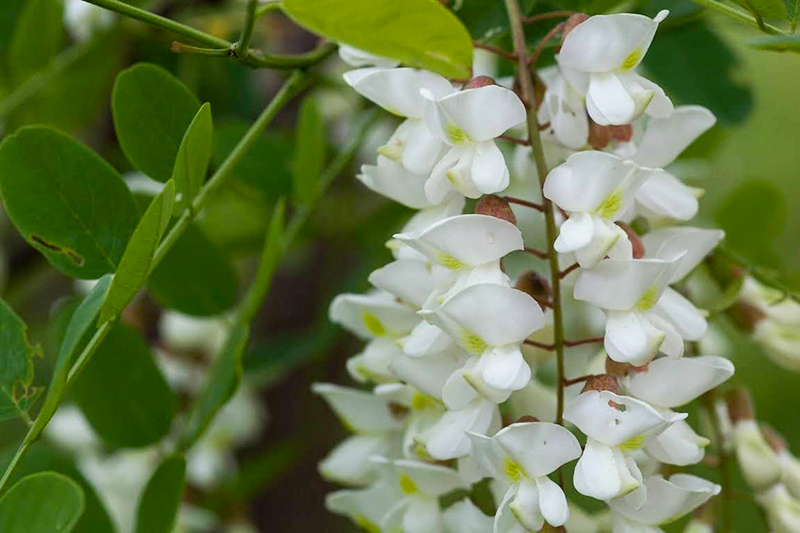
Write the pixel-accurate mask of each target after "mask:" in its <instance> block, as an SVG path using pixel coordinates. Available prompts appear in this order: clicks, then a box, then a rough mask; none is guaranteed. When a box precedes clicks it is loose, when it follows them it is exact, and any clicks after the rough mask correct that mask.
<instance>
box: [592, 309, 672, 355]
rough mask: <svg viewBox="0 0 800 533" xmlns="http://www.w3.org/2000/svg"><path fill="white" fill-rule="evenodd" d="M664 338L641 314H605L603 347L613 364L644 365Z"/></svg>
mask: <svg viewBox="0 0 800 533" xmlns="http://www.w3.org/2000/svg"><path fill="white" fill-rule="evenodd" d="M666 337H667V336H666V333H664V332H663V331H661V330H660V329H657V328H655V327H654V326H653V325H652V324H651V323H650V321H649V320H647V318H645V317H644V316H643V315H642V314H641V313H637V312H628V311H609V312H607V313H606V335H605V339H604V341H603V345H604V347H605V349H606V352H607V353H608V356H609V357H610V358H611V359H613V360H614V361H617V362H619V363H630V364H632V365H636V366H641V365H643V364H646V363H648V362H649V361H650V360H652V359H653V357H655V356H656V354H657V353H658V350H659V349H660V348H661V346H662V344H664V341H665V339H666Z"/></svg>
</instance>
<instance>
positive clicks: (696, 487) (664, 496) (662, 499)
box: [608, 474, 720, 526]
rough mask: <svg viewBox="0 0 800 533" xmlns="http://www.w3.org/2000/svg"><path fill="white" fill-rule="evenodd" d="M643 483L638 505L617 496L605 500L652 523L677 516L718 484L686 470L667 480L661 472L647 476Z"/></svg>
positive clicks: (710, 493) (715, 491) (699, 502)
mask: <svg viewBox="0 0 800 533" xmlns="http://www.w3.org/2000/svg"><path fill="white" fill-rule="evenodd" d="M645 486H646V487H647V494H648V497H647V501H646V502H645V504H644V506H643V507H641V508H638V509H637V508H636V507H634V506H632V505H631V503H630V501H628V500H627V498H617V499H615V500H611V501H610V502H608V504H609V505H610V506H611V508H612V509H613V510H614V511H615V512H617V513H620V514H622V515H623V516H625V517H627V518H630V519H631V520H634V521H636V522H639V523H642V524H647V525H653V526H655V525H659V524H663V523H666V522H671V521H674V520H677V519H678V518H680V517H682V516H684V515H686V514H688V513H690V512H691V511H693V510H694V509H696V508H697V507H699V506H700V505H702V504H703V503H705V502H706V501H708V499H709V498H711V496H713V495H715V494H718V493H719V491H720V487H719V485H715V484H714V483H711V482H709V481H706V480H704V479H702V478H699V477H696V476H691V475H688V474H675V475H674V476H672V477H671V478H670V480H669V481H667V480H666V479H664V478H663V477H661V476H650V477H649V478H647V479H646V480H645Z"/></svg>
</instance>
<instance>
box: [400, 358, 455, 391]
mask: <svg viewBox="0 0 800 533" xmlns="http://www.w3.org/2000/svg"><path fill="white" fill-rule="evenodd" d="M461 364H462V363H461V361H459V360H458V359H457V358H456V357H454V356H452V355H450V354H448V353H441V354H438V355H433V356H430V357H409V356H408V355H406V354H400V355H398V356H396V357H395V358H394V359H392V362H391V363H390V368H391V371H392V374H394V375H395V376H397V378H398V379H401V380H403V381H404V382H406V383H408V384H409V385H412V386H413V387H414V388H416V389H419V390H420V391H421V392H423V393H425V394H427V395H428V396H430V397H432V398H436V399H437V400H441V399H442V390H443V389H444V385H445V383H446V382H447V380H448V379H449V378H450V376H451V375H452V374H453V372H455V371H456V370H458V369H459V368H460V367H461Z"/></svg>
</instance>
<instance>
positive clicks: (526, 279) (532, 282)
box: [514, 270, 553, 306]
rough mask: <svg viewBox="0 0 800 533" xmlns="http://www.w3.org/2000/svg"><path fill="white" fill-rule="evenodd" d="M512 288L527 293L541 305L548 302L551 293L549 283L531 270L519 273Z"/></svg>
mask: <svg viewBox="0 0 800 533" xmlns="http://www.w3.org/2000/svg"><path fill="white" fill-rule="evenodd" d="M514 288H515V289H517V290H520V291H522V292H524V293H527V294H529V295H530V296H532V297H533V299H534V300H536V302H537V303H538V304H539V305H541V306H546V305H547V304H549V303H550V298H551V296H552V295H553V291H552V290H551V289H550V283H549V282H548V281H547V280H546V279H545V278H544V277H542V276H541V275H539V274H538V273H537V272H534V271H533V270H529V271H528V272H523V273H522V274H520V276H519V277H518V278H517V282H516V283H515V284H514Z"/></svg>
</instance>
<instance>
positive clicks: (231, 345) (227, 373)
mask: <svg viewBox="0 0 800 533" xmlns="http://www.w3.org/2000/svg"><path fill="white" fill-rule="evenodd" d="M249 338H250V326H248V325H247V324H237V325H235V326H233V328H232V329H231V331H230V332H229V333H228V338H227V340H226V342H225V345H224V346H223V347H222V350H221V351H220V353H219V354H218V355H217V357H216V359H214V363H213V364H212V365H211V368H210V370H209V372H208V374H207V377H206V384H205V387H204V388H203V390H202V391H201V392H200V394H199V395H198V396H197V397H196V398H195V403H194V405H193V406H192V409H191V412H190V413H189V416H188V419H187V423H186V427H185V430H184V434H183V437H182V439H181V441H182V443H183V447H184V449H185V448H187V447H189V446H191V445H192V444H194V442H196V441H197V439H198V438H200V436H201V435H202V434H203V432H204V431H205V430H206V428H207V427H208V425H209V424H210V423H211V422H212V421H213V420H214V417H215V416H216V415H217V413H218V412H219V410H220V409H222V407H224V406H225V404H226V403H228V400H230V399H231V397H232V396H233V394H234V393H235V392H236V389H237V388H238V387H239V381H240V380H241V379H242V354H243V353H244V350H245V348H246V347H247V341H248V340H249Z"/></svg>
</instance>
